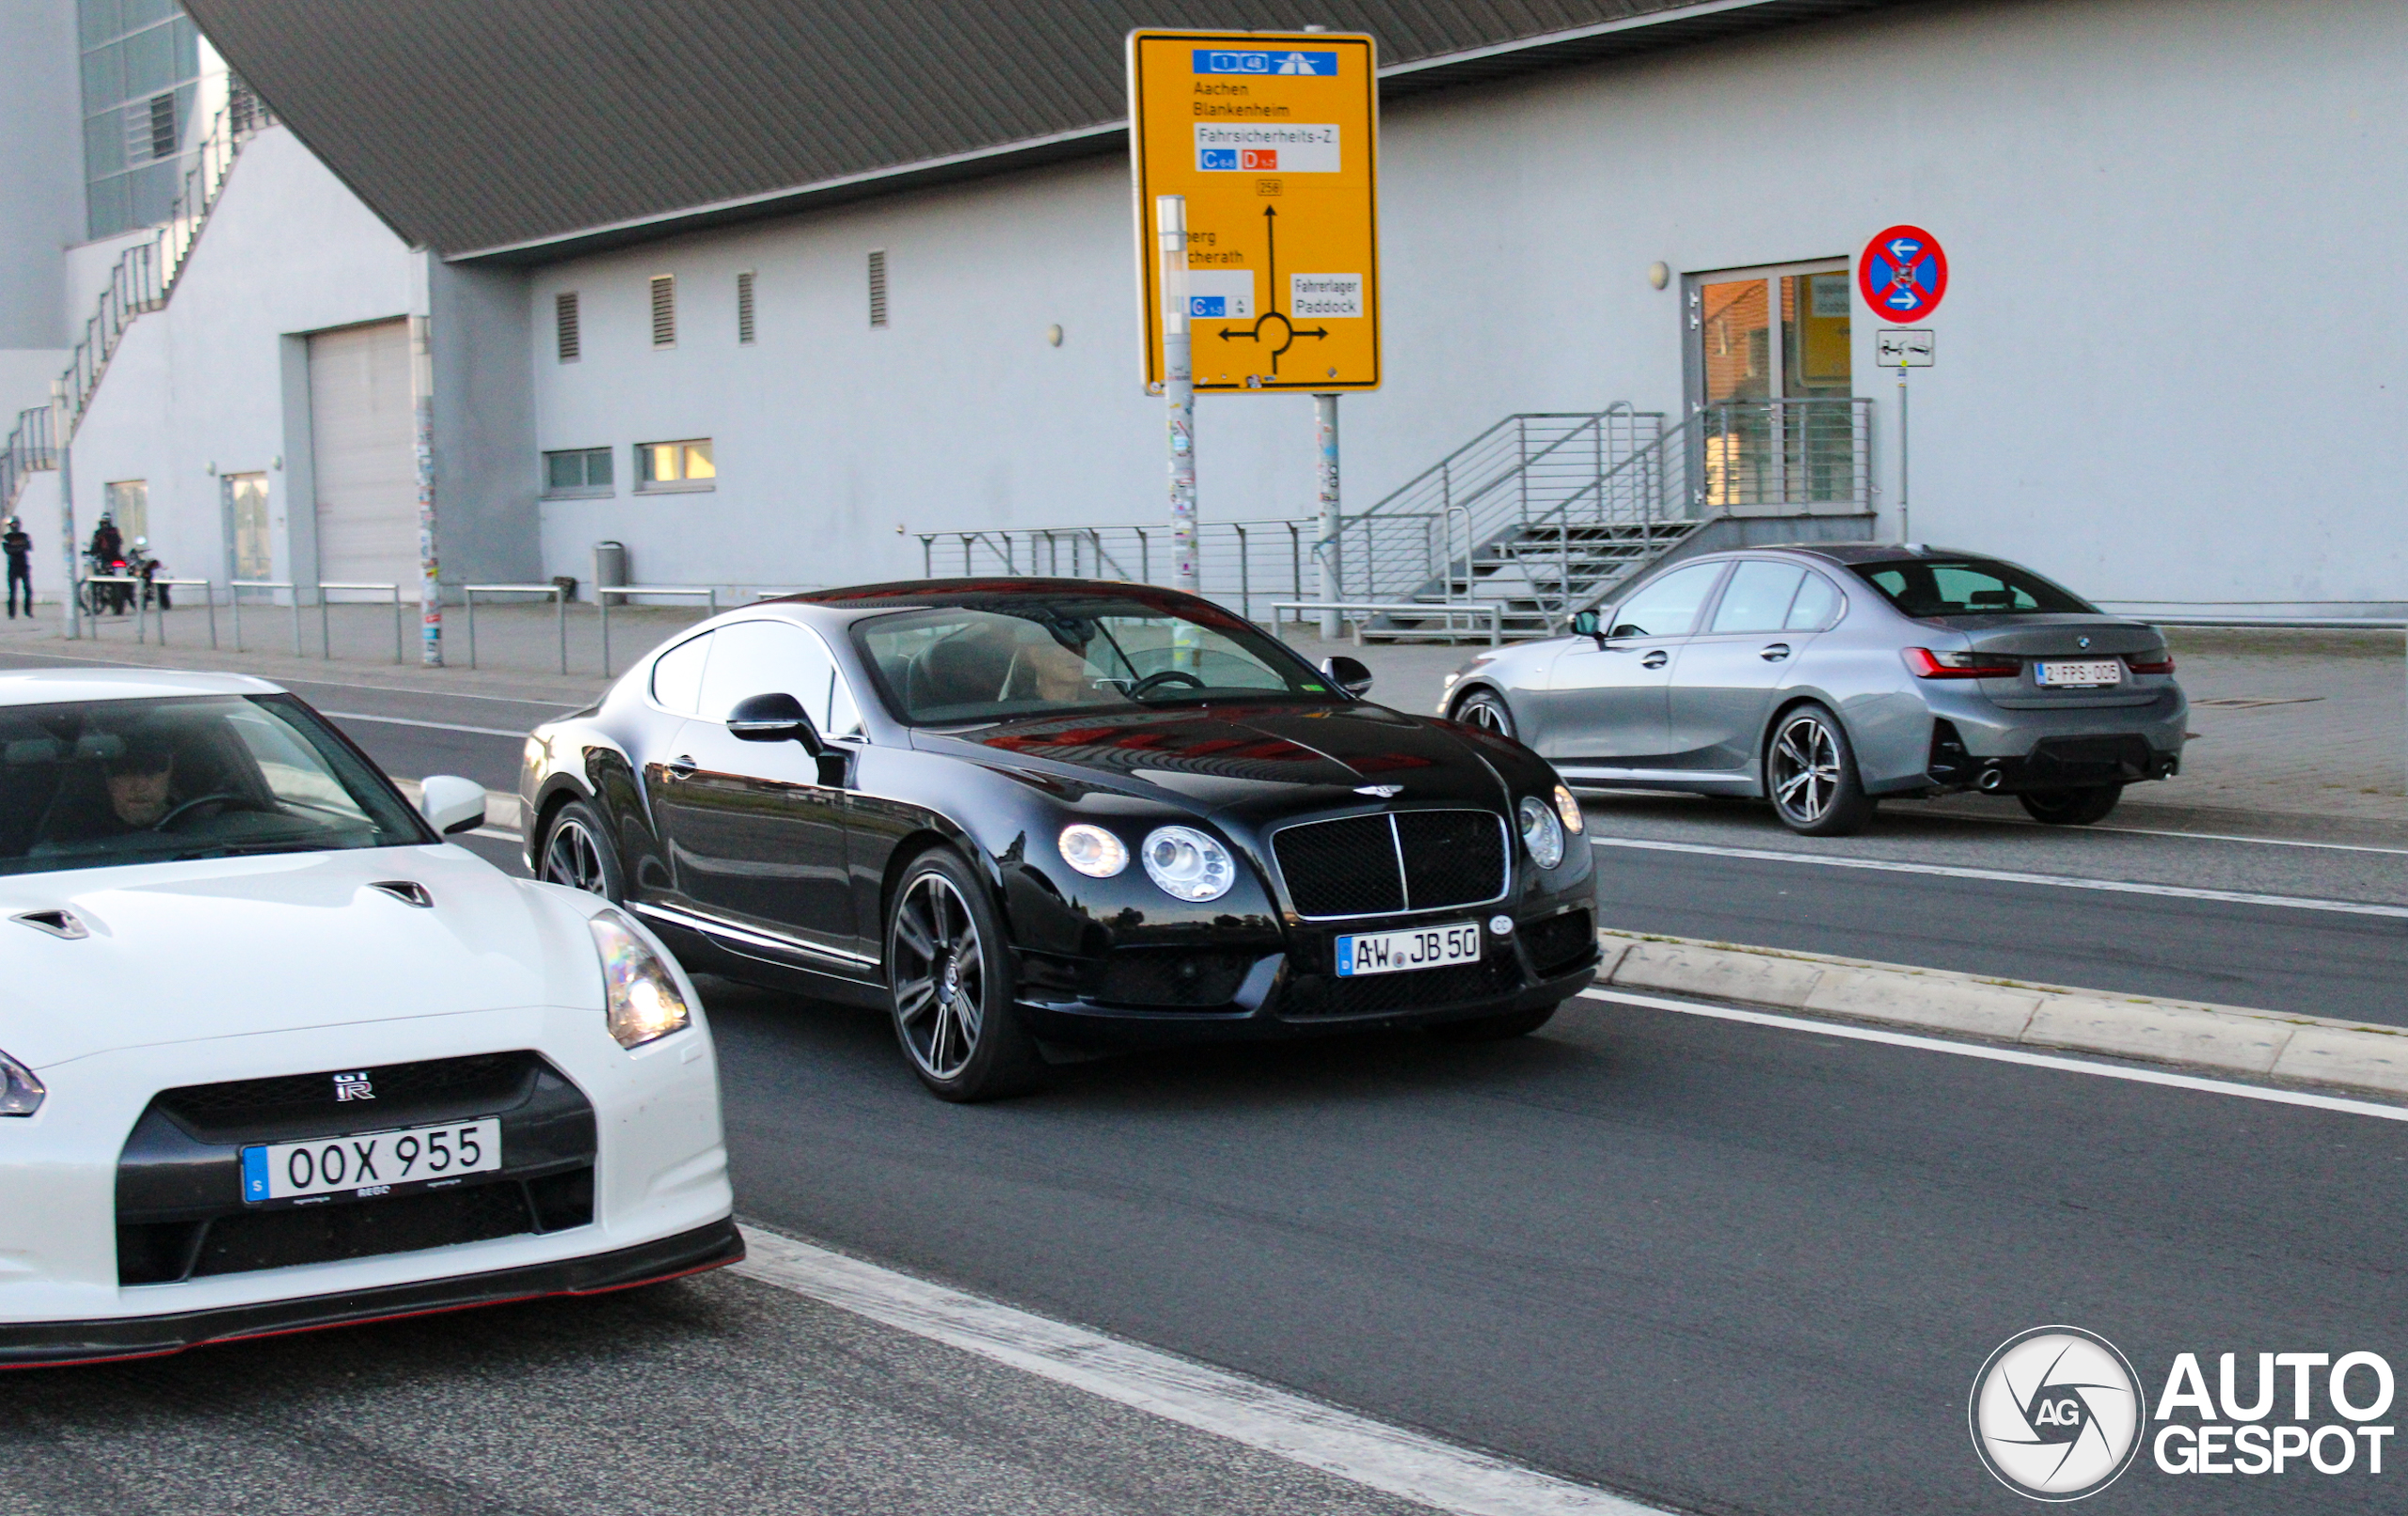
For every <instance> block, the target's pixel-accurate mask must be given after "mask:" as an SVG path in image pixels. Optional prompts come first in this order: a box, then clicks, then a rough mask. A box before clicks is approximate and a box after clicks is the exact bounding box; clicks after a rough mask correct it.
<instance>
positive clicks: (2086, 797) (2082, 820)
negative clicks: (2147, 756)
mask: <svg viewBox="0 0 2408 1516" xmlns="http://www.w3.org/2000/svg"><path fill="white" fill-rule="evenodd" d="M2123 797H2124V786H2122V785H2121V784H2085V785H2083V787H2082V788H2080V789H2075V790H2033V791H2029V792H2027V793H2025V794H2022V795H2019V796H2017V797H2016V798H2017V799H2019V800H2020V801H2022V802H2023V811H2024V813H2025V814H2027V815H2029V816H2030V817H2031V818H2032V819H2033V820H2035V821H2045V822H2047V823H2048V824H2049V825H2051V826H2052V827H2087V826H2089V825H2090V824H2091V823H2092V822H2094V821H2103V820H2105V819H2106V818H2107V813H2108V812H2110V811H2113V810H2115V802H2116V801H2118V800H2120V799H2122V798H2123Z"/></svg>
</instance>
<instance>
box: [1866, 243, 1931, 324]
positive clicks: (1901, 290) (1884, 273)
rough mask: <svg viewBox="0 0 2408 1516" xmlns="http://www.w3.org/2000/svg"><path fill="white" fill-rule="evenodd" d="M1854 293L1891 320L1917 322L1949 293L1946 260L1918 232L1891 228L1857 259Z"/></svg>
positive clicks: (1867, 246)
mask: <svg viewBox="0 0 2408 1516" xmlns="http://www.w3.org/2000/svg"><path fill="white" fill-rule="evenodd" d="M1856 288H1857V291H1858V292H1859V293H1861V294H1862V295H1863V296H1864V303H1865V304H1866V305H1868V306H1871V307H1872V308H1874V309H1876V310H1877V311H1879V312H1880V313H1881V314H1882V315H1884V316H1887V317H1889V318H1890V319H1891V320H1893V321H1895V322H1899V323H1905V322H1913V321H1921V320H1922V319H1923V318H1924V317H1925V316H1928V315H1930V314H1931V313H1932V312H1933V311H1935V310H1937V309H1939V308H1940V297H1941V295H1944V294H1946V293H1947V292H1948V255H1947V254H1946V253H1945V252H1942V251H1941V246H1940V239H1939V238H1937V237H1935V236H1933V235H1932V234H1931V233H1930V232H1928V231H1925V230H1924V229H1922V228H1921V227H1892V228H1891V229H1888V230H1887V231H1883V232H1880V233H1878V234H1877V235H1876V236H1875V237H1874V239H1873V240H1872V241H1871V242H1869V243H1866V244H1865V245H1864V251H1863V252H1862V253H1861V254H1859V255H1858V257H1857V260H1856Z"/></svg>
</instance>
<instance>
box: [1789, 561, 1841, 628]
mask: <svg viewBox="0 0 2408 1516" xmlns="http://www.w3.org/2000/svg"><path fill="white" fill-rule="evenodd" d="M1846 604H1847V602H1846V600H1845V599H1844V598H1842V596H1841V594H1840V589H1839V586H1838V585H1836V584H1833V583H1832V582H1831V581H1830V580H1829V579H1827V578H1825V577H1823V576H1821V575H1819V574H1809V575H1807V576H1806V582H1805V583H1803V584H1801V585H1799V586H1798V598H1797V599H1795V600H1793V601H1791V602H1790V603H1789V615H1788V617H1787V619H1786V620H1784V621H1782V624H1781V625H1782V630H1783V631H1790V632H1819V631H1821V630H1822V629H1823V628H1824V627H1826V626H1829V625H1830V624H1831V623H1833V622H1835V621H1837V620H1839V619H1840V611H1841V610H1842V609H1844V608H1846Z"/></svg>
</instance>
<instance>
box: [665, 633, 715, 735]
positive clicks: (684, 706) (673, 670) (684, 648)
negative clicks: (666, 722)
mask: <svg viewBox="0 0 2408 1516" xmlns="http://www.w3.org/2000/svg"><path fill="white" fill-rule="evenodd" d="M710 655H711V634H710V633H708V632H705V633H704V634H703V635H702V636H700V637H697V638H695V639H694V640H691V641H689V642H680V643H678V644H677V645H676V646H675V647H673V648H671V649H670V650H669V651H668V652H666V653H663V654H662V655H660V656H659V657H658V658H657V659H656V660H655V661H654V663H653V666H652V698H653V699H654V701H656V702H657V703H658V704H659V706H660V708H661V709H662V710H665V711H675V712H676V713H677V714H678V715H680V716H691V715H693V714H694V712H695V711H696V709H698V708H699V706H700V703H701V701H702V695H703V665H704V664H705V662H706V661H707V660H708V659H709V657H710Z"/></svg>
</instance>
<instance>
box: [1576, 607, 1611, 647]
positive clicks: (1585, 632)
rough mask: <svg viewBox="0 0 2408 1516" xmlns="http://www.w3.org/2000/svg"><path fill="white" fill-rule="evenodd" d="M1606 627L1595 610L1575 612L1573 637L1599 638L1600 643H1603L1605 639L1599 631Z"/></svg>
mask: <svg viewBox="0 0 2408 1516" xmlns="http://www.w3.org/2000/svg"><path fill="white" fill-rule="evenodd" d="M1604 625H1605V623H1604V621H1603V620H1601V619H1600V618H1599V617H1598V615H1597V613H1596V612H1595V611H1593V610H1581V611H1575V612H1574V613H1573V616H1572V635H1573V636H1575V637H1594V638H1597V640H1599V641H1603V640H1605V639H1604V638H1603V637H1602V636H1600V635H1599V629H1600V628H1601V627H1603V626H1604Z"/></svg>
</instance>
